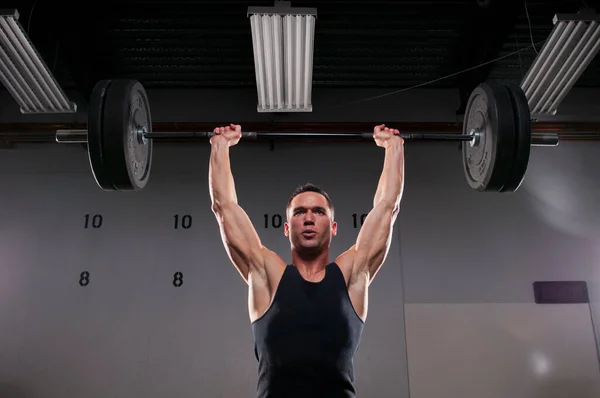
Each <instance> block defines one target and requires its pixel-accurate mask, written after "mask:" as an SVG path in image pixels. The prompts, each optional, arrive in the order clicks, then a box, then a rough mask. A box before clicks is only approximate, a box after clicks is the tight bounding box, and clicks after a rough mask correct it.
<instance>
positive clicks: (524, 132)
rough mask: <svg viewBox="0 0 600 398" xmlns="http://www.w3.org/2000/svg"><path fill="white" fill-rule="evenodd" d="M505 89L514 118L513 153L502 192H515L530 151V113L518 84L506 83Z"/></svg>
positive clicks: (525, 167) (527, 162) (524, 171)
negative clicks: (514, 137) (514, 138)
mask: <svg viewBox="0 0 600 398" xmlns="http://www.w3.org/2000/svg"><path fill="white" fill-rule="evenodd" d="M505 86H506V89H507V90H508V94H509V95H510V99H511V101H512V104H513V110H514V119H515V132H516V135H517V137H516V140H515V155H514V159H513V164H512V167H511V169H510V172H509V174H508V178H507V180H506V183H505V184H504V187H503V188H502V192H515V191H516V190H517V189H519V187H520V186H521V183H522V182H523V179H524V178H525V173H526V171H527V166H528V164H529V155H530V153H531V114H530V111H529V104H528V103H527V97H526V96H525V93H524V92H523V90H522V89H521V87H519V86H518V85H516V84H514V83H510V82H509V83H506V84H505Z"/></svg>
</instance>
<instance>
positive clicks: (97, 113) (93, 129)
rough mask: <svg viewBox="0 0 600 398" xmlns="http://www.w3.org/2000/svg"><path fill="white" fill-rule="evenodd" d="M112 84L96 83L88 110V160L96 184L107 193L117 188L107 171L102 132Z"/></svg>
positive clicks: (107, 82)
mask: <svg viewBox="0 0 600 398" xmlns="http://www.w3.org/2000/svg"><path fill="white" fill-rule="evenodd" d="M110 83H111V81H110V80H101V81H99V82H98V83H96V85H95V86H94V89H93V90H92V96H91V98H90V106H89V110H88V133H87V141H88V142H87V147H88V158H89V161H90V166H91V168H92V174H93V175H94V179H95V180H96V184H98V186H99V187H100V188H102V189H103V190H105V191H114V190H115V186H114V185H113V184H112V182H111V181H110V178H109V175H108V172H107V170H106V163H105V159H104V144H103V139H102V132H103V130H104V126H103V123H104V118H103V115H104V103H105V100H106V90H107V88H108V87H109V85H110Z"/></svg>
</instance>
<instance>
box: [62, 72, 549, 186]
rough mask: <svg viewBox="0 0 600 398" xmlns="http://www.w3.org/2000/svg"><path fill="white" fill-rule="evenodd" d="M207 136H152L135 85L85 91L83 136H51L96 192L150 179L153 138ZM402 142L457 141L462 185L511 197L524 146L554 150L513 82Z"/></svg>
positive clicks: (110, 84)
mask: <svg viewBox="0 0 600 398" xmlns="http://www.w3.org/2000/svg"><path fill="white" fill-rule="evenodd" d="M213 135H214V133H213V132H180V131H176V132H153V131H152V117H151V112H150V104H149V100H148V96H147V94H146V90H145V89H144V87H143V85H142V84H141V83H140V82H138V81H137V80H127V79H119V80H101V81H99V82H98V83H97V84H96V85H95V87H94V90H93V91H92V95H91V99H90V106H89V110H88V128H87V130H58V131H57V132H56V137H55V139H56V142H58V143H61V144H67V143H86V144H87V149H88V156H89V161H90V166H91V169H92V173H93V175H94V179H95V180H96V183H97V184H98V186H99V187H100V188H101V189H103V190H107V191H137V190H141V189H143V188H144V187H145V186H146V185H147V183H148V180H149V178H150V170H151V165H152V149H153V140H154V139H160V138H168V139H176V138H182V139H190V138H191V139H196V138H197V139H206V140H208V139H210V137H212V136H213ZM400 135H401V137H402V138H404V139H405V140H425V141H428V140H432V141H458V142H460V144H461V149H462V160H463V162H462V163H463V171H464V173H465V177H466V180H467V183H468V184H469V186H470V187H471V188H472V189H474V190H477V191H480V192H515V191H516V190H517V189H518V188H519V186H520V185H521V183H522V182H523V180H524V177H525V174H526V170H527V166H528V162H529V155H530V151H531V146H556V145H558V142H559V139H558V135H557V134H552V133H548V134H532V131H531V116H530V110H529V106H528V103H527V98H526V97H525V93H524V92H523V91H522V90H521V88H520V87H519V86H517V85H516V84H513V83H505V82H499V81H487V82H484V83H481V84H480V85H478V86H477V87H476V88H475V89H474V90H473V92H472V93H471V95H470V97H469V100H468V102H467V106H466V112H465V116H464V121H463V129H462V134H447V133H425V132H424V133H402V134H400ZM242 138H245V139H263V138H264V139H286V138H310V139H311V140H313V139H314V140H317V139H329V140H331V139H334V140H338V139H348V138H350V139H373V133H372V132H346V133H314V132H243V133H242Z"/></svg>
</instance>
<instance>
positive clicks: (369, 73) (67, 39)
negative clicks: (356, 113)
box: [4, 0, 600, 98]
mask: <svg viewBox="0 0 600 398" xmlns="http://www.w3.org/2000/svg"><path fill="white" fill-rule="evenodd" d="M591 1H592V0H588V1H587V4H588V5H590V6H592V7H593V6H594V5H592V4H591ZM4 3H5V6H4V8H17V9H18V11H19V13H20V15H21V17H20V22H21V24H22V25H23V27H24V29H25V30H26V31H27V32H28V34H29V36H30V38H31V40H32V41H33V43H34V45H35V46H36V48H37V49H38V50H39V51H40V53H41V55H42V57H43V58H44V60H45V61H46V63H47V64H48V66H49V68H50V69H51V70H52V71H53V73H54V75H55V76H56V78H57V79H58V80H59V83H60V84H61V86H62V87H63V88H65V89H77V90H79V91H80V92H81V93H82V94H83V95H84V96H85V98H89V93H91V89H92V87H93V85H94V84H95V83H96V82H97V81H98V80H100V79H104V78H119V77H124V78H135V79H138V80H140V81H141V82H142V83H143V84H144V85H145V86H146V87H147V88H174V87H176V88H182V87H185V88H204V87H211V88H239V87H254V86H255V77H254V58H253V55H252V38H251V33H250V21H249V19H248V16H247V9H248V6H272V5H273V4H274V3H273V1H272V0H271V1H259V0H253V1H235V0H219V1H175V0H170V1H132V0H123V1H118V2H117V1H114V0H109V1H97V0H90V1H88V2H78V3H72V2H69V3H68V2H66V1H63V0H56V1H52V2H47V1H46V2H45V1H33V0H28V1H14V2H11V1H10V0H5V1H4ZM584 3H586V2H585V1H581V0H577V1H575V0H570V1H566V0H562V1H559V0H553V1H552V0H544V1H535V0H526V1H525V0H515V1H513V0H469V1H377V0H371V1H335V0H323V1H312V2H309V1H292V2H291V5H292V7H316V8H317V23H316V29H315V53H314V72H313V87H377V88H394V89H396V88H405V87H412V86H415V85H423V86H424V87H455V88H456V87H457V88H460V89H461V92H463V97H465V98H466V96H467V95H468V94H469V93H470V92H471V91H472V89H473V88H474V87H475V85H477V84H478V83H479V82H481V81H484V80H485V79H488V78H500V79H510V80H514V81H519V80H520V79H521V77H522V76H523V74H524V73H525V71H526V70H527V68H528V67H529V65H530V64H531V62H532V61H533V59H534V57H535V55H536V52H535V50H534V49H533V48H532V43H536V46H535V47H536V49H537V50H538V51H539V49H540V48H541V43H543V41H544V40H545V39H546V38H547V37H548V34H549V32H550V31H551V29H552V27H553V24H552V17H553V16H554V14H555V13H575V12H577V11H578V10H579V9H580V7H582V6H584ZM517 50H522V51H520V52H517ZM515 52H517V53H515ZM494 60H495V61H494ZM492 61H493V62H492ZM481 64H485V65H482V66H479V67H477V66H478V65H481ZM465 70H468V71H466V72H465ZM459 72H462V73H459ZM577 86H585V87H598V86H600V57H596V59H595V60H594V61H593V62H592V64H590V66H589V67H588V68H587V70H586V72H585V73H584V75H583V76H582V77H581V78H580V79H579V81H578V82H577Z"/></svg>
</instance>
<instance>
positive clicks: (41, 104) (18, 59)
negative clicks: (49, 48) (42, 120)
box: [0, 10, 77, 113]
mask: <svg viewBox="0 0 600 398" xmlns="http://www.w3.org/2000/svg"><path fill="white" fill-rule="evenodd" d="M18 20H19V12H18V11H17V10H0V81H2V84H4V86H5V87H6V89H7V90H8V92H9V93H10V94H11V95H12V97H13V98H14V99H15V101H17V104H18V105H19V107H20V108H21V113H74V112H76V111H77V105H76V104H75V103H74V102H71V101H69V99H68V98H67V96H66V95H65V93H64V92H63V90H62V89H61V87H60V86H59V85H58V83H57V81H56V79H55V78H54V76H53V75H52V73H51V72H50V70H49V69H48V66H47V65H46V63H45V62H44V60H43V59H42V58H41V57H40V55H39V53H38V51H37V50H36V49H35V47H34V46H33V44H32V43H31V41H30V40H29V37H28V36H27V33H26V32H25V31H24V30H23V28H22V26H21V24H20V23H19V21H18Z"/></svg>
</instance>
